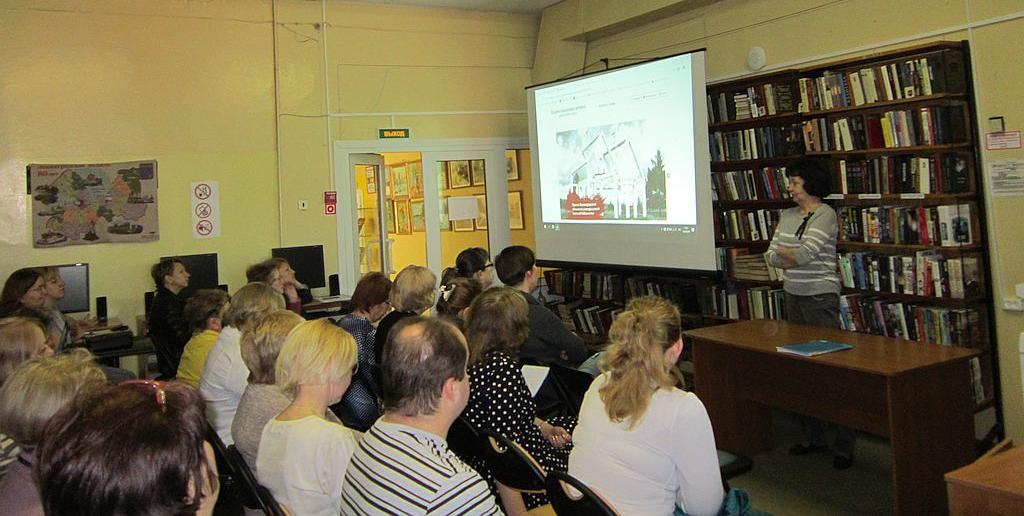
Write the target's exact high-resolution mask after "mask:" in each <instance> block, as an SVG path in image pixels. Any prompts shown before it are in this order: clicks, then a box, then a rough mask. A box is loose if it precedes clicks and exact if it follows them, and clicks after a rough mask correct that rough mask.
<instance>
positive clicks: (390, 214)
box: [384, 201, 398, 234]
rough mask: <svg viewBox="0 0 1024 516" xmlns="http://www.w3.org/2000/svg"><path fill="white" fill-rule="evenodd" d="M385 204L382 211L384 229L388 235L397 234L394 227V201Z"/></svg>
mask: <svg viewBox="0 0 1024 516" xmlns="http://www.w3.org/2000/svg"><path fill="white" fill-rule="evenodd" d="M387 203H388V204H387V206H386V207H385V209H384V215H385V217H386V219H385V220H384V228H385V229H386V230H387V232H388V233H391V234H394V233H397V232H398V231H396V226H395V201H387Z"/></svg>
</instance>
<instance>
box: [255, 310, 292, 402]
mask: <svg viewBox="0 0 1024 516" xmlns="http://www.w3.org/2000/svg"><path fill="white" fill-rule="evenodd" d="M303 320H304V319H303V318H302V317H301V316H299V314H296V313H295V312H292V311H291V310H277V311H274V312H271V313H270V315H267V316H266V317H265V318H263V320H262V321H260V322H259V323H257V324H256V326H255V327H254V328H253V329H251V330H249V331H246V332H244V333H242V340H241V343H240V344H239V345H240V346H241V348H242V362H245V366H246V367H248V368H249V383H254V384H265V385H273V384H274V383H275V375H274V368H275V367H276V364H277V356H278V355H279V354H281V346H282V345H283V344H284V339H285V337H287V336H288V333H289V332H291V331H292V330H293V329H295V327H296V326H298V325H299V324H301V323H302V321H303Z"/></svg>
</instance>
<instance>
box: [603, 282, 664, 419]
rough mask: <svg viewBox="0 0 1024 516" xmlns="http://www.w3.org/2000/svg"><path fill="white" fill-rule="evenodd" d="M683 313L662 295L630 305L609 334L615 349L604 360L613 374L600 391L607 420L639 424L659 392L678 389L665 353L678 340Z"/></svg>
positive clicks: (608, 352) (612, 348)
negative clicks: (655, 394)
mask: <svg viewBox="0 0 1024 516" xmlns="http://www.w3.org/2000/svg"><path fill="white" fill-rule="evenodd" d="M681 333H682V323H681V322H680V318H679V309H678V308H676V306H675V305H674V304H672V303H671V302H670V301H668V300H666V299H663V298H660V297H657V296H643V297H640V298H636V299H634V300H633V301H630V302H629V304H627V305H626V311H624V312H622V313H621V314H619V316H618V317H616V318H615V322H613V323H612V327H611V329H610V330H609V332H608V336H609V338H610V340H611V345H609V347H608V349H607V350H606V351H605V353H604V356H603V357H602V359H601V369H602V370H603V371H605V372H606V373H607V375H608V380H607V383H605V385H604V386H603V387H601V389H600V394H601V400H602V401H603V402H604V406H605V411H606V412H607V413H608V419H610V420H612V421H615V422H622V421H625V422H626V423H627V424H628V425H629V428H631V429H632V428H633V427H634V426H636V424H637V422H639V421H640V420H641V419H642V418H643V415H644V413H645V412H646V411H647V406H648V405H649V404H650V402H651V396H653V395H654V392H655V391H657V390H658V389H670V388H672V387H673V386H675V383H676V380H675V377H674V376H673V375H672V373H671V372H670V370H671V368H672V367H674V364H669V363H667V362H666V361H665V350H667V349H668V348H670V347H672V345H673V344H675V343H676V342H678V341H679V338H680V335H681Z"/></svg>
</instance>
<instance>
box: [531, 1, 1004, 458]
mask: <svg viewBox="0 0 1024 516" xmlns="http://www.w3.org/2000/svg"><path fill="white" fill-rule="evenodd" d="M705 4H711V5H705ZM687 6H689V7H691V8H690V9H689V10H686V11H684V12H681V13H679V14H675V15H673V16H668V17H660V18H658V19H657V20H656V21H650V20H648V19H647V18H648V17H649V15H650V14H651V13H652V12H655V11H654V10H655V9H665V8H666V7H668V8H673V7H675V8H680V7H687ZM1022 12H1024V4H1022V3H1021V2H1020V1H1019V0H991V1H984V2H977V1H974V2H968V1H966V0H963V1H955V0H950V1H945V2H936V1H933V0H906V1H902V2H890V1H887V0H861V1H857V2H824V1H814V2H807V1H804V0H756V1H751V0H722V1H718V2H713V3H712V2H682V1H677V2H666V1H663V0H646V1H642V2H628V1H625V0H613V1H606V0H566V1H564V2H561V3H559V4H556V5H555V6H552V7H550V8H548V9H547V10H545V12H544V16H543V18H542V21H541V32H540V35H539V36H538V52H537V65H536V66H535V67H534V74H533V80H534V82H544V81H549V80H552V79H556V78H558V77H561V76H564V75H567V74H570V73H572V72H573V71H575V70H579V69H581V68H583V67H584V65H587V66H588V71H589V70H593V69H598V68H596V67H600V66H603V65H600V64H599V60H600V59H602V58H609V59H612V60H614V59H621V58H637V57H656V56H662V55H670V54H674V53H678V52H683V51H687V50H693V49H698V48H702V47H706V48H707V49H708V52H707V73H708V77H709V80H711V81H714V80H722V79H726V78H734V77H737V76H740V75H743V74H746V73H749V70H748V69H747V68H746V55H747V52H748V50H749V49H750V48H751V47H754V46H760V47H763V48H764V49H765V51H766V53H767V56H768V67H769V68H772V67H773V66H774V67H777V68H786V67H792V66H802V65H805V64H808V62H810V61H814V60H820V61H830V60H836V59H841V58H846V57H851V55H849V54H848V52H847V51H849V50H856V49H861V50H860V52H861V53H863V52H865V51H867V49H871V51H874V50H885V49H887V48H896V47H901V46H909V45H914V44H919V43H924V42H926V41H930V40H962V39H969V40H970V42H971V46H972V60H973V70H974V74H975V84H976V86H977V88H978V89H977V93H976V100H977V108H978V115H979V118H978V119H979V121H980V122H982V125H981V126H980V127H981V128H982V131H984V127H985V125H984V122H985V121H986V120H987V119H988V118H989V117H992V116H1002V117H1005V120H1006V124H1007V129H1008V130H1022V129H1024V106H1022V105H1021V103H1020V93H1021V86H1020V85H1021V84H1024V70H1022V68H1021V67H1020V66H1019V63H1020V62H1021V60H1022V59H1024V50H1022V49H1021V47H1020V45H1019V44H1018V42H1019V40H1020V36H1021V35H1022V34H1024V18H1021V13H1022ZM1004 17H1006V18H1007V19H1005V20H1004V19H1002V18H1004ZM997 18H999V19H997ZM638 20H639V21H638ZM982 20H988V21H990V22H991V23H985V24H982V25H984V26H980V27H978V28H975V29H974V30H973V31H970V32H968V31H967V30H963V27H964V26H966V24H968V23H969V22H972V21H974V22H977V21H982ZM947 29H953V30H952V31H948V30H947ZM932 32H940V33H944V32H949V33H944V34H941V35H934V36H931V37H928V38H924V39H920V38H919V37H918V35H920V34H926V33H932ZM581 34H597V35H598V37H589V38H586V37H585V38H583V39H588V41H585V42H581V41H577V39H580V35H581ZM905 40H913V41H905ZM855 54H856V52H855V53H854V55H855ZM584 60H586V63H584ZM613 62H614V61H613ZM595 64H596V67H595ZM765 71H767V69H766V70H765ZM1022 158H1024V152H1022V151H1021V150H1014V151H982V154H981V159H982V162H983V165H984V164H986V163H988V162H990V161H993V160H1006V159H1022ZM986 188H987V185H986ZM1019 204H1020V199H1019V198H998V199H991V200H990V207H989V210H988V212H987V217H988V223H989V235H988V237H989V242H988V243H989V249H991V250H992V251H993V255H994V256H993V258H992V259H991V262H990V266H991V267H990V269H991V271H992V275H993V287H994V293H993V296H994V297H995V299H996V300H997V304H998V303H999V302H1000V301H1001V299H1002V297H1003V296H1006V295H1013V292H1014V287H1013V286H1014V284H1016V283H1019V282H1024V255H1022V253H1021V251H1022V246H1024V226H1022V225H1021V224H1020V223H1019ZM995 319H996V326H997V334H998V342H999V348H1000V349H999V363H1000V367H1001V375H1000V378H1001V381H1002V401H1003V409H1004V416H1005V423H1006V430H1007V434H1008V436H1009V437H1012V438H1014V439H1015V440H1018V441H1020V440H1024V397H1022V385H1021V364H1020V359H1019V358H1018V354H1017V353H1018V352H1017V339H1018V334H1020V332H1021V330H1024V319H1022V314H1020V313H1013V312H1004V311H1001V310H997V312H996V314H995Z"/></svg>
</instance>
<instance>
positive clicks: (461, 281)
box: [437, 278, 484, 327]
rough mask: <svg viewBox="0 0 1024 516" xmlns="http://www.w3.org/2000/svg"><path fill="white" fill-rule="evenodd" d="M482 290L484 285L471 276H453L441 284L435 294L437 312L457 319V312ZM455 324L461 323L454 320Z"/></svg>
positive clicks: (467, 305) (466, 306)
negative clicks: (439, 289)
mask: <svg viewBox="0 0 1024 516" xmlns="http://www.w3.org/2000/svg"><path fill="white" fill-rule="evenodd" d="M483 291H484V286H483V285H482V284H481V283H480V282H479V281H477V280H475V279H473V278H454V279H452V280H451V281H449V282H447V283H443V284H442V285H441V291H440V292H438V294H437V313H439V314H441V315H447V316H449V317H452V318H453V320H454V321H458V317H459V312H461V311H462V310H463V309H465V308H469V305H470V303H472V302H473V300H474V299H476V297H477V296H479V295H480V294H481V293H482V292H483ZM456 326H460V327H461V324H459V323H457V322H456Z"/></svg>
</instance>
